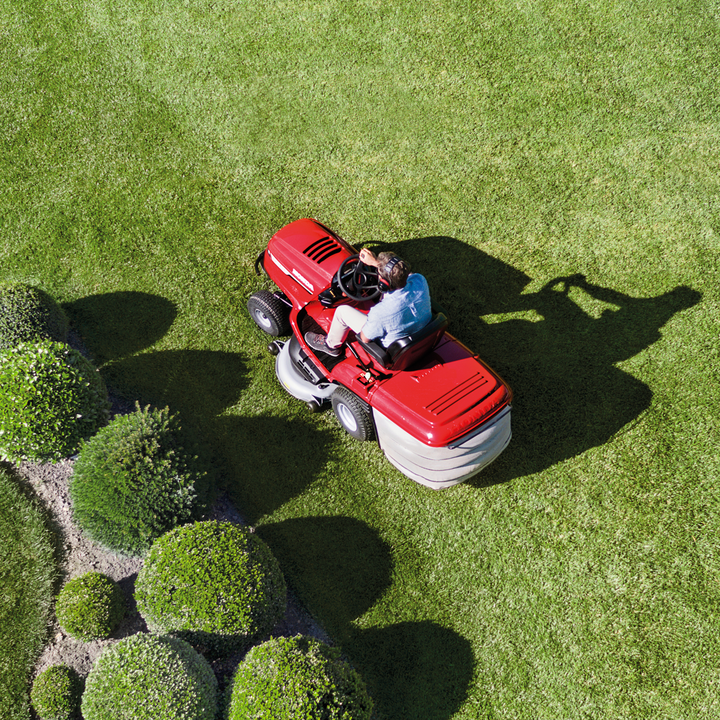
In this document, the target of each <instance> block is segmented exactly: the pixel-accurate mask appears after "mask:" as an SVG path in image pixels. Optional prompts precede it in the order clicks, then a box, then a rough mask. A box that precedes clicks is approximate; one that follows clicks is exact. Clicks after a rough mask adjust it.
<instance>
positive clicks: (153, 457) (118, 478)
mask: <svg viewBox="0 0 720 720" xmlns="http://www.w3.org/2000/svg"><path fill="white" fill-rule="evenodd" d="M186 445H187V441H186V440H185V439H184V438H183V433H182V428H181V425H180V421H179V419H178V416H177V415H172V414H170V412H169V410H168V409H167V408H165V409H164V410H155V409H150V408H149V407H146V408H144V409H142V410H141V409H140V407H139V406H138V407H137V409H136V411H135V412H133V413H130V414H129V415H119V416H116V417H115V418H114V419H113V420H112V422H111V423H110V424H109V425H108V426H107V427H105V428H103V429H102V430H100V431H99V432H98V433H97V434H96V435H95V436H94V437H93V438H91V439H90V440H88V441H87V442H85V443H83V445H82V448H81V449H80V455H79V457H78V459H77V462H76V463H75V467H74V471H73V476H72V478H71V481H70V495H71V498H72V503H73V514H74V518H75V521H76V522H77V524H78V525H79V526H80V527H81V528H82V530H83V531H84V532H85V533H86V534H87V535H88V536H89V537H90V538H91V539H92V540H94V541H95V542H97V543H99V544H101V545H104V546H105V547H108V548H110V549H111V550H115V551H118V552H121V553H124V554H126V555H144V554H145V553H146V552H147V550H148V548H149V547H150V545H151V544H152V542H153V540H155V539H156V538H158V537H160V535H162V534H163V533H164V532H166V531H168V530H171V529H172V528H174V527H177V526H178V525H182V524H184V523H187V522H190V521H191V520H193V519H194V518H196V517H199V516H200V514H201V513H202V512H203V510H204V508H205V501H206V499H207V494H208V483H209V481H208V474H207V473H206V472H205V471H204V470H203V469H202V468H201V467H200V463H199V462H198V460H197V457H196V456H195V455H194V454H193V453H192V452H191V451H190V450H188V449H186Z"/></svg>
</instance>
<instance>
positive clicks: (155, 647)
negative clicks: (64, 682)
mask: <svg viewBox="0 0 720 720" xmlns="http://www.w3.org/2000/svg"><path fill="white" fill-rule="evenodd" d="M216 713H217V680H216V679H215V675H213V671H212V669H211V668H210V665H209V664H208V662H207V660H205V658H203V657H202V656H200V655H199V654H198V653H197V652H196V651H195V650H193V648H192V647H191V646H190V645H189V644H188V643H186V642H185V641H184V640H180V639H179V638H173V637H167V636H158V635H148V634H145V633H139V634H136V635H131V636H130V637H129V638H126V639H125V640H121V641H120V642H118V643H116V644H115V645H112V646H110V647H109V648H108V649H107V650H105V652H103V654H102V655H101V656H100V657H99V658H98V659H97V661H96V662H95V665H94V666H93V668H92V670H91V671H90V674H89V675H88V677H87V681H86V682H85V693H84V694H83V697H82V714H83V717H84V719H85V720H148V718H152V720H214V718H215V715H216Z"/></svg>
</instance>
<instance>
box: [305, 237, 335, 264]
mask: <svg viewBox="0 0 720 720" xmlns="http://www.w3.org/2000/svg"><path fill="white" fill-rule="evenodd" d="M341 250H342V246H341V245H340V243H339V242H337V240H334V239H333V238H331V237H330V236H328V235H326V236H325V237H321V238H320V239H319V240H315V242H313V243H310V245H308V246H307V247H306V248H305V249H304V250H303V255H306V256H307V257H309V258H310V259H311V260H314V261H315V262H316V263H318V265H319V264H320V263H322V262H324V261H325V260H327V259H328V258H330V257H332V256H333V255H335V254H337V253H339V252H340V251H341Z"/></svg>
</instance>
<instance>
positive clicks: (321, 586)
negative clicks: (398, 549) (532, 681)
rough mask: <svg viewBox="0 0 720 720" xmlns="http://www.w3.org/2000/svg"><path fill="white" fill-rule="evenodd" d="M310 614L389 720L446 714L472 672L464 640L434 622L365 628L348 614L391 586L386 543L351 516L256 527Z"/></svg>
mask: <svg viewBox="0 0 720 720" xmlns="http://www.w3.org/2000/svg"><path fill="white" fill-rule="evenodd" d="M256 532H257V533H258V534H259V535H260V536H261V537H262V538H263V539H264V540H265V541H266V542H267V543H268V544H269V545H270V546H271V547H272V549H273V552H274V553H275V555H276V556H277V557H278V559H279V560H280V564H281V565H282V567H283V568H284V569H285V570H286V572H287V573H288V575H290V576H291V577H292V578H293V580H294V583H295V585H293V588H292V589H293V591H294V592H295V593H296V594H297V596H298V597H299V598H300V599H301V600H302V601H303V602H305V603H306V604H308V605H310V604H311V606H312V608H313V615H314V617H315V618H316V619H317V620H319V621H320V623H321V624H322V625H323V627H324V628H325V629H326V630H327V631H328V632H329V633H330V635H331V636H332V637H333V639H334V640H336V641H337V642H338V643H340V645H341V646H342V649H343V650H344V651H346V652H347V653H348V655H349V656H350V657H351V658H352V662H353V665H354V666H355V667H356V668H357V670H358V671H359V672H360V674H361V675H362V677H363V679H364V680H365V682H366V684H367V686H368V690H369V692H370V695H371V696H372V698H373V701H374V702H375V705H376V716H377V717H383V718H393V720H401V719H402V718H407V719H408V720H415V718H423V720H449V718H451V717H452V716H453V714H454V713H455V712H457V710H458V709H459V708H460V706H461V705H462V703H463V702H464V701H465V699H466V698H467V691H468V688H469V686H470V682H471V680H472V676H473V670H474V656H473V653H472V647H471V645H470V642H469V641H468V640H466V639H465V638H463V637H462V636H460V635H458V634H457V633H456V632H454V631H453V630H449V629H447V628H444V627H442V626H440V625H438V624H436V623H434V622H430V621H422V622H402V623H398V624H396V625H390V626H388V627H383V628H372V629H369V630H365V629H361V628H358V627H357V625H356V624H355V622H354V621H355V620H357V619H358V618H360V617H361V616H362V615H363V614H365V613H366V612H367V611H368V610H369V609H370V608H371V607H372V606H373V605H374V604H375V603H376V602H377V601H378V600H379V599H380V598H381V597H382V596H383V595H384V594H385V592H386V591H387V590H388V589H389V588H390V586H391V584H392V576H393V567H394V563H393V558H392V549H391V547H390V546H389V545H388V544H387V543H386V542H385V541H384V540H383V539H382V538H381V537H380V536H379V535H378V533H377V531H375V530H374V529H372V528H370V527H369V526H368V525H366V524H365V523H364V522H362V521H360V520H357V519H355V518H352V517H337V516H333V517H303V518H295V519H291V520H285V521H282V522H278V523H273V524H267V525H260V526H259V527H258V528H257V530H256Z"/></svg>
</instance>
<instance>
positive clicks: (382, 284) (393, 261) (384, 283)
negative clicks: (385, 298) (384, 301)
mask: <svg viewBox="0 0 720 720" xmlns="http://www.w3.org/2000/svg"><path fill="white" fill-rule="evenodd" d="M399 262H400V258H399V257H398V256H397V255H395V256H394V257H391V258H390V259H389V260H388V261H387V263H385V270H384V274H385V275H387V276H388V277H389V276H391V275H392V271H393V268H394V267H395V266H396V265H397V264H398V263H399ZM378 287H379V288H380V292H381V293H386V292H390V291H391V290H392V286H391V285H390V281H389V280H386V279H385V278H384V277H383V273H381V272H380V271H378Z"/></svg>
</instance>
